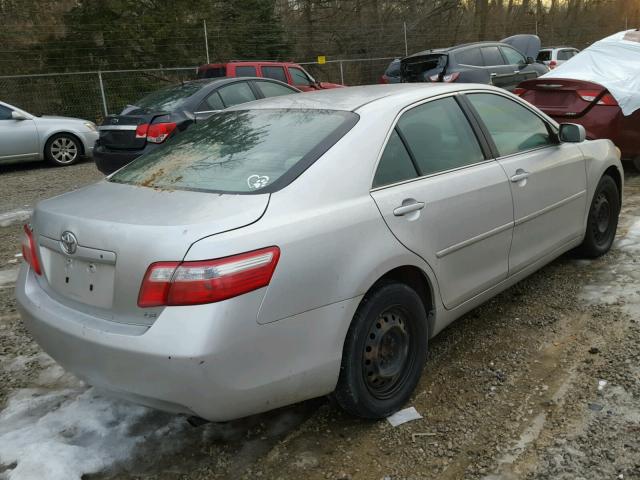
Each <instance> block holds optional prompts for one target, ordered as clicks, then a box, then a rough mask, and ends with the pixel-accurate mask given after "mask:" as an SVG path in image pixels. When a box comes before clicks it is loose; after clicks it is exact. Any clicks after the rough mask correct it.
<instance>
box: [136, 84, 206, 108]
mask: <svg viewBox="0 0 640 480" xmlns="http://www.w3.org/2000/svg"><path fill="white" fill-rule="evenodd" d="M203 86H204V84H203V83H200V82H189V83H184V84H181V85H172V86H170V87H165V88H162V89H160V90H156V91H155V92H153V93H150V94H149V95H147V96H146V97H142V98H141V99H140V100H138V101H137V102H135V104H134V105H133V106H134V107H138V108H139V109H142V110H147V111H161V110H163V111H172V110H174V109H176V108H178V107H179V106H180V105H182V104H183V103H184V102H185V101H186V100H187V99H188V98H189V97H190V96H191V95H193V94H194V93H196V92H197V91H198V90H200V89H201V88H202V87H203Z"/></svg>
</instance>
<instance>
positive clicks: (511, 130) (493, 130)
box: [467, 93, 587, 274]
mask: <svg viewBox="0 0 640 480" xmlns="http://www.w3.org/2000/svg"><path fill="white" fill-rule="evenodd" d="M467 98H468V99H469V101H470V103H471V105H473V107H474V108H475V110H476V112H477V114H478V115H479V118H480V119H481V120H482V122H483V124H484V126H485V127H486V130H487V135H488V136H489V137H490V138H491V140H492V141H493V144H494V148H495V149H496V156H497V157H498V162H499V163H500V165H501V166H502V168H504V171H505V172H506V174H507V177H509V183H510V185H511V191H512V193H513V203H514V221H515V226H514V231H513V244H512V246H511V253H510V256H509V273H510V274H514V273H516V272H518V271H520V270H522V269H523V268H525V267H526V266H528V265H530V264H531V263H533V262H535V261H536V260H538V259H540V258H542V257H544V256H545V255H547V254H550V253H553V252H555V251H557V250H558V249H559V248H562V247H563V246H566V245H567V244H568V243H569V242H571V241H573V240H576V239H577V238H579V237H580V236H582V235H583V234H584V231H583V229H584V216H585V212H586V209H587V177H586V170H585V160H584V157H583V155H582V152H581V151H580V149H579V147H578V146H577V145H575V144H570V143H566V144H562V143H559V142H558V141H557V139H556V136H555V135H554V133H553V127H551V126H550V125H549V124H547V122H546V121H545V120H544V119H542V118H541V117H540V116H539V115H538V114H536V113H534V112H533V111H532V110H530V109H529V108H527V107H526V106H524V105H523V104H521V103H520V102H517V101H515V100H512V99H511V98H507V97H506V96H502V95H499V94H493V93H472V94H468V95H467Z"/></svg>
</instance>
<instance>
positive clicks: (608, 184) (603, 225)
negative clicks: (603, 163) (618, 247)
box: [578, 175, 620, 258]
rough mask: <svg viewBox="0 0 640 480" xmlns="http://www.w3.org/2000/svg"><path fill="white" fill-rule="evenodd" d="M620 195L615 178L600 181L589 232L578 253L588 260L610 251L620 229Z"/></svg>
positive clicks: (589, 219) (593, 202)
mask: <svg viewBox="0 0 640 480" xmlns="http://www.w3.org/2000/svg"><path fill="white" fill-rule="evenodd" d="M619 213H620V193H619V192H618V186H617V185H616V182H615V180H614V179H613V178H611V177H610V176H609V175H605V176H603V177H602V178H601V179H600V182H599V183H598V186H597V187H596V192H595V194H594V195H593V200H592V201H591V208H590V209H589V218H588V219H587V231H586V232H585V236H584V241H583V242H582V245H580V246H579V247H578V252H579V253H580V254H582V255H583V256H585V257H588V258H596V257H599V256H601V255H604V254H605V253H607V252H608V251H609V249H610V248H611V245H612V244H613V240H614V238H615V236H616V229H617V228H618V215H619Z"/></svg>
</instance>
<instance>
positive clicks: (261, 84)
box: [93, 78, 300, 175]
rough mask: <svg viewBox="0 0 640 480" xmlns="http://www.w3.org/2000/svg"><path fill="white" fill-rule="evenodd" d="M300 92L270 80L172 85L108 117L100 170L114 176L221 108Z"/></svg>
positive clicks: (98, 156) (99, 148) (97, 153)
mask: <svg viewBox="0 0 640 480" xmlns="http://www.w3.org/2000/svg"><path fill="white" fill-rule="evenodd" d="M298 92H300V90H298V89H296V88H293V87H291V86H289V85H287V84H286V83H282V82H279V81H277V80H271V79H267V78H215V79H206V80H194V81H189V82H183V83H180V84H178V85H171V86H169V87H166V88H163V89H161V90H157V91H155V92H153V93H150V94H149V95H147V96H146V97H143V98H141V99H140V100H138V101H137V102H136V103H135V105H128V106H127V107H126V108H125V109H124V110H123V111H122V113H120V115H109V116H108V117H106V118H105V120H104V122H103V124H102V125H101V126H100V127H98V130H99V131H100V138H99V139H98V141H97V142H96V145H95V148H94V150H93V157H94V159H95V162H96V165H97V167H98V170H100V171H101V172H102V173H104V174H105V175H109V174H110V173H113V172H115V171H116V170H118V169H119V168H120V167H123V166H124V165H126V164H127V163H129V162H131V161H132V160H134V159H136V158H137V157H139V156H140V155H142V154H143V153H146V152H149V151H151V150H155V149H156V148H158V147H160V146H162V144H163V143H164V142H165V141H166V140H167V139H168V138H170V137H172V136H174V135H176V134H178V133H179V132H181V131H183V130H185V129H186V128H188V127H189V125H191V124H192V123H194V122H197V121H202V120H205V119H206V118H208V117H209V116H211V115H212V114H214V113H215V112H217V111H219V110H223V109H225V108H228V107H231V106H233V105H238V104H240V103H245V102H250V101H252V100H256V99H260V98H266V97H276V96H279V95H288V94H291V93H298Z"/></svg>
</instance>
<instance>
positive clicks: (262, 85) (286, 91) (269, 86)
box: [255, 82, 298, 97]
mask: <svg viewBox="0 0 640 480" xmlns="http://www.w3.org/2000/svg"><path fill="white" fill-rule="evenodd" d="M255 85H256V86H257V87H258V90H260V93H262V95H264V96H265V97H279V96H280V95H290V94H292V93H298V92H296V91H295V90H294V89H292V88H289V87H286V86H284V85H280V84H278V83H272V82H255Z"/></svg>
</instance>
